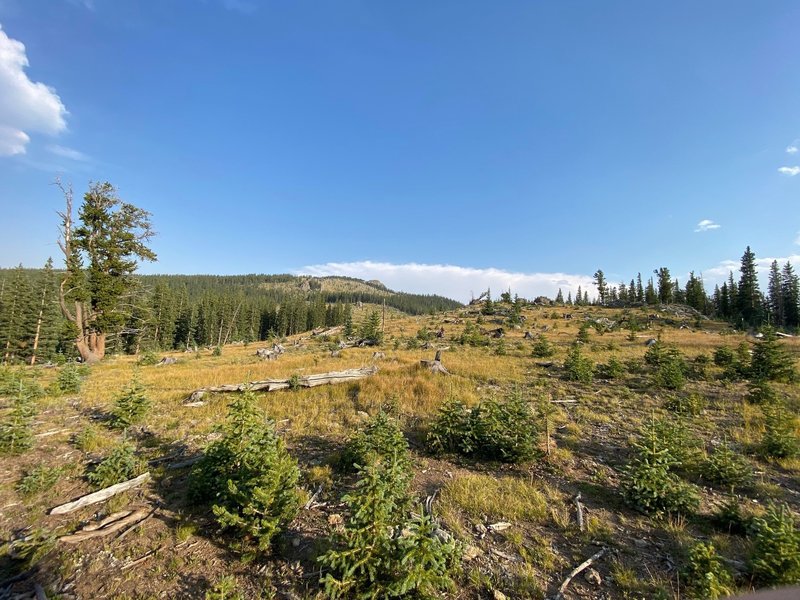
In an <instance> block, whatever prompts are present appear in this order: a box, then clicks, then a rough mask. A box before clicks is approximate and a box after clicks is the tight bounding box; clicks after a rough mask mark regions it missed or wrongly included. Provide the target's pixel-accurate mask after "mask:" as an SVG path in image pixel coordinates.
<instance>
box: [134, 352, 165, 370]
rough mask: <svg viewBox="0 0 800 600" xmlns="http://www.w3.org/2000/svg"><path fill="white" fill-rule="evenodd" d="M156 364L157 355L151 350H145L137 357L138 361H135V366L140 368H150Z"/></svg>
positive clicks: (157, 360)
mask: <svg viewBox="0 0 800 600" xmlns="http://www.w3.org/2000/svg"><path fill="white" fill-rule="evenodd" d="M158 362H159V358H158V355H157V354H156V353H155V352H153V351H152V350H147V351H146V352H144V353H142V355H141V356H140V357H139V360H138V361H136V364H137V365H139V366H141V367H152V366H153V365H157V364H158Z"/></svg>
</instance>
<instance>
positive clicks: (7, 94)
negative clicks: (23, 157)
mask: <svg viewBox="0 0 800 600" xmlns="http://www.w3.org/2000/svg"><path fill="white" fill-rule="evenodd" d="M28 65H29V63H28V57H27V56H26V54H25V45H24V44H23V43H22V42H19V41H17V40H14V39H12V38H10V37H8V35H6V33H5V32H4V31H3V29H2V25H0V156H13V155H15V154H25V149H26V146H27V145H28V142H30V136H29V135H28V132H32V131H35V132H38V133H44V134H47V135H56V134H58V133H60V132H62V131H64V130H65V129H66V128H67V122H66V115H67V109H66V108H65V107H64V104H63V103H62V102H61V99H60V98H59V97H58V94H56V92H55V90H53V89H52V88H50V87H48V86H46V85H45V84H43V83H39V82H33V81H31V80H30V79H28V76H27V74H26V73H25V68H26V67H28Z"/></svg>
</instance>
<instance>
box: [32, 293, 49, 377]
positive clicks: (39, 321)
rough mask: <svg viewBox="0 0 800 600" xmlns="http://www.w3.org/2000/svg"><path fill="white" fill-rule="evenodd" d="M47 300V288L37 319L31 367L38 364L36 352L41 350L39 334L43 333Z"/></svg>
mask: <svg viewBox="0 0 800 600" xmlns="http://www.w3.org/2000/svg"><path fill="white" fill-rule="evenodd" d="M46 299H47V286H45V287H44V288H43V289H42V304H41V306H40V307H39V318H38V319H36V335H35V336H33V354H31V366H33V365H35V364H36V350H37V349H38V348H39V334H40V333H41V331H42V317H43V316H44V304H45V300H46Z"/></svg>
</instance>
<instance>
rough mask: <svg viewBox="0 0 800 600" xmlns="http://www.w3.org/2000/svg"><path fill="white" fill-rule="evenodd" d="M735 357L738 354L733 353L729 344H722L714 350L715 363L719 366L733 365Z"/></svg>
mask: <svg viewBox="0 0 800 600" xmlns="http://www.w3.org/2000/svg"><path fill="white" fill-rule="evenodd" d="M735 359H736V355H735V354H734V353H733V350H731V349H730V348H728V347H727V346H720V347H719V348H717V349H716V350H714V364H715V365H717V366H718V367H727V366H728V365H732V364H733V361H734V360H735Z"/></svg>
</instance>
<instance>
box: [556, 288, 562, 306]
mask: <svg viewBox="0 0 800 600" xmlns="http://www.w3.org/2000/svg"><path fill="white" fill-rule="evenodd" d="M556 304H558V305H559V306H561V305H562V304H564V294H562V293H561V288H558V294H556Z"/></svg>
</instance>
